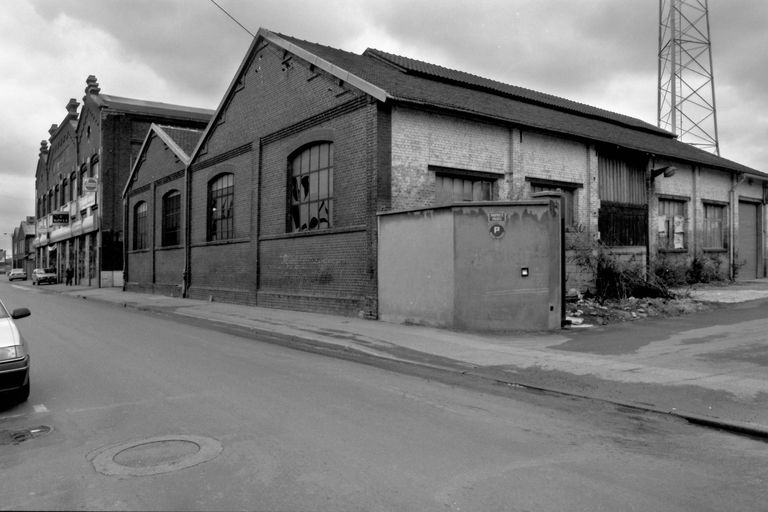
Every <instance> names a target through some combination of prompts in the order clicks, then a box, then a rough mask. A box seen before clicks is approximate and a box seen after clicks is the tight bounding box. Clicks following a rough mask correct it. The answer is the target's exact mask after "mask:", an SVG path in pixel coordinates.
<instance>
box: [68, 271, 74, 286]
mask: <svg viewBox="0 0 768 512" xmlns="http://www.w3.org/2000/svg"><path fill="white" fill-rule="evenodd" d="M72 274H74V272H72V267H67V271H66V275H67V286H72Z"/></svg>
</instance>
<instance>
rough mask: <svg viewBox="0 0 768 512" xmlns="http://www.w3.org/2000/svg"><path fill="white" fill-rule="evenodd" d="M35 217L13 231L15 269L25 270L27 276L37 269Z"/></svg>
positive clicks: (26, 220) (28, 218)
mask: <svg viewBox="0 0 768 512" xmlns="http://www.w3.org/2000/svg"><path fill="white" fill-rule="evenodd" d="M34 243H35V217H33V216H30V217H27V218H26V219H25V220H24V221H23V222H22V223H21V224H19V226H18V227H17V228H14V230H13V249H12V253H13V265H12V266H13V268H23V269H24V270H26V271H27V275H31V274H32V270H33V269H34V268H35V247H34Z"/></svg>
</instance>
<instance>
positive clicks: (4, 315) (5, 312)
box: [0, 304, 8, 318]
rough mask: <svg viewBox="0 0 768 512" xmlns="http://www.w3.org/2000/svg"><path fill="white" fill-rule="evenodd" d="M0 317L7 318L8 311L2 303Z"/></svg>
mask: <svg viewBox="0 0 768 512" xmlns="http://www.w3.org/2000/svg"><path fill="white" fill-rule="evenodd" d="M0 318H8V312H7V311H6V310H5V306H3V305H2V304H0Z"/></svg>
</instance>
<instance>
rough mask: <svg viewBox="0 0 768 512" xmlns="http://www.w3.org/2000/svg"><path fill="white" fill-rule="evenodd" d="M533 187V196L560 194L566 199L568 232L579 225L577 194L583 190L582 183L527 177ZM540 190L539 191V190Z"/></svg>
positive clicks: (564, 207)
mask: <svg viewBox="0 0 768 512" xmlns="http://www.w3.org/2000/svg"><path fill="white" fill-rule="evenodd" d="M525 181H527V182H528V183H529V185H530V187H531V194H536V193H540V192H560V194H562V198H563V199H564V203H565V205H564V206H563V210H564V213H565V215H564V217H565V228H566V230H568V228H570V227H571V226H574V225H576V224H578V214H577V204H576V201H577V195H576V192H577V191H578V190H579V189H580V188H583V185H582V184H581V183H572V182H569V181H555V180H548V179H543V178H533V177H526V178H525ZM537 189H538V190H537Z"/></svg>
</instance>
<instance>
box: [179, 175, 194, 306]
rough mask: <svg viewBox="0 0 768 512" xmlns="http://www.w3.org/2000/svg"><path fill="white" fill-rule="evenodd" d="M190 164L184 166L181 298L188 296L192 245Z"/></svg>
mask: <svg viewBox="0 0 768 512" xmlns="http://www.w3.org/2000/svg"><path fill="white" fill-rule="evenodd" d="M190 167H191V163H187V164H186V165H185V166H184V271H183V272H182V274H181V296H182V298H187V297H188V296H189V284H190V278H191V276H190V272H191V261H190V260H191V258H192V254H191V251H192V244H191V235H192V227H191V218H192V204H191V203H192V201H191V198H192V169H191V168H190Z"/></svg>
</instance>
